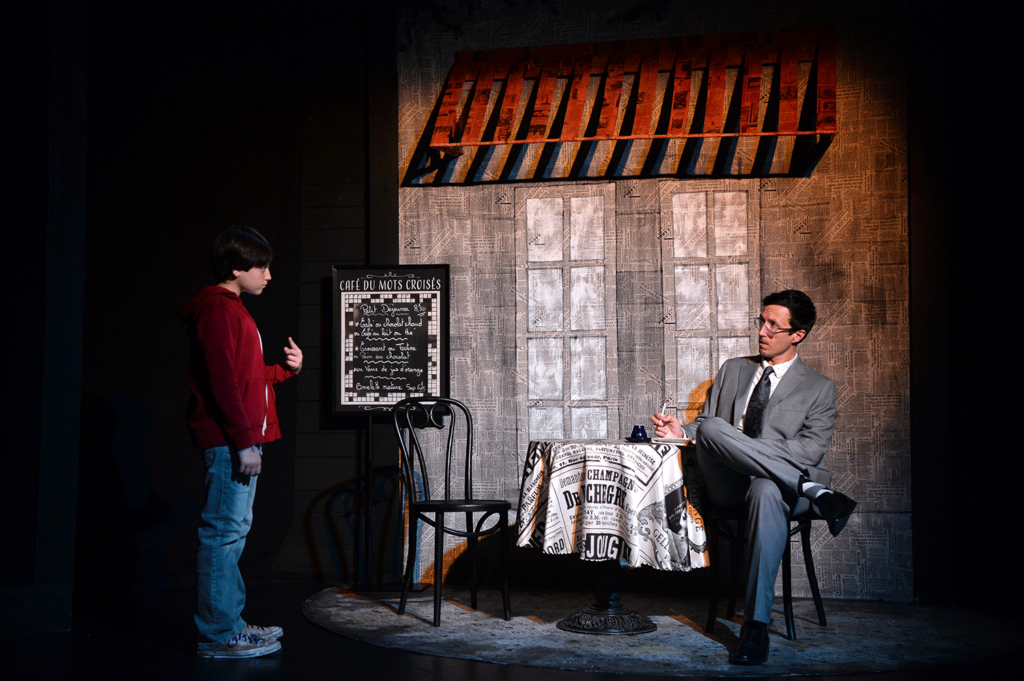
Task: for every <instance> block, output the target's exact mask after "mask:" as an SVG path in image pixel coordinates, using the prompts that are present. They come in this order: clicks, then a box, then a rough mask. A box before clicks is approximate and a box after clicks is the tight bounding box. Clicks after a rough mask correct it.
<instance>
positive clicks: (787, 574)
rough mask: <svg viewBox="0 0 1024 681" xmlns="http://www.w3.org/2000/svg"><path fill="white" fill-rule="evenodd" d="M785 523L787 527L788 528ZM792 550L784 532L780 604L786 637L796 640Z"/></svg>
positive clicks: (787, 535)
mask: <svg viewBox="0 0 1024 681" xmlns="http://www.w3.org/2000/svg"><path fill="white" fill-rule="evenodd" d="M788 527H789V526H788V523H787V529H788ZM792 556H793V551H792V549H791V548H790V543H789V533H788V532H787V533H786V550H785V551H783V553H782V606H783V610H784V611H785V614H786V638H788V639H789V640H790V641H795V640H796V625H795V624H794V622H793V566H792Z"/></svg>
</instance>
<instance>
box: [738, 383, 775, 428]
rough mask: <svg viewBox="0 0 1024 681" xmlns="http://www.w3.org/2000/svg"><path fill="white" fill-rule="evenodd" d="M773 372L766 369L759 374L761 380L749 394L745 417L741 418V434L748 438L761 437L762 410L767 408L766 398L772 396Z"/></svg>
mask: <svg viewBox="0 0 1024 681" xmlns="http://www.w3.org/2000/svg"><path fill="white" fill-rule="evenodd" d="M773 373H775V370H774V369H772V368H771V367H768V368H767V369H765V370H764V373H763V374H761V380H760V381H758V382H757V385H755V386H754V392H752V393H750V402H749V403H748V404H747V415H746V416H744V417H743V434H744V435H747V436H749V437H761V427H762V426H763V425H764V409H765V407H767V406H768V398H769V397H771V395H772V384H771V381H770V377H771V375H772V374H773Z"/></svg>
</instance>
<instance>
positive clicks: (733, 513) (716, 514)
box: [703, 508, 826, 641]
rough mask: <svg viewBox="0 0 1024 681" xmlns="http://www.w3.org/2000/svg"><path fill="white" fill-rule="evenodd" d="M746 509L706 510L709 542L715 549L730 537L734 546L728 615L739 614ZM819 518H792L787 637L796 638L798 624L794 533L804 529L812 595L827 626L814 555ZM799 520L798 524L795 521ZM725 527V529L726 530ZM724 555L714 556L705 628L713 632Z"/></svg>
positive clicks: (785, 575) (785, 585)
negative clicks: (813, 541)
mask: <svg viewBox="0 0 1024 681" xmlns="http://www.w3.org/2000/svg"><path fill="white" fill-rule="evenodd" d="M746 513H747V512H746V509H745V508H737V509H730V510H719V509H714V508H706V509H705V510H704V512H703V517H704V524H705V528H706V530H707V537H708V546H709V547H713V550H715V551H717V549H718V544H719V542H718V540H719V538H722V539H726V540H727V541H728V542H729V544H730V545H731V547H732V555H731V556H730V558H731V560H730V569H729V572H730V580H729V607H728V609H727V610H726V615H725V616H726V618H727V619H728V618H731V617H732V616H733V615H735V614H736V594H737V593H738V592H739V590H740V588H741V586H742V585H741V584H740V578H741V577H742V575H743V570H742V565H743V557H742V556H743V545H744V544H745V542H746V537H745V532H744V530H745V525H746ZM817 519H819V518H818V517H817V516H815V515H813V514H812V513H810V512H807V513H804V514H802V515H799V516H794V517H792V518H790V519H789V522H790V528H789V537H787V538H786V550H785V553H783V554H782V603H783V611H784V613H785V619H786V637H787V638H788V639H789V640H790V641H793V640H796V626H795V623H794V621H793V577H792V572H793V570H792V551H791V550H790V542H791V539H790V538H791V537H792V536H793V535H795V534H797V533H798V532H799V533H800V539H801V543H802V545H803V553H804V566H805V567H806V568H807V582H808V585H809V586H810V589H811V596H812V597H813V598H814V607H815V609H816V610H817V611H818V613H817V614H818V623H819V624H821V626H825V625H826V623H825V607H824V605H823V604H822V602H821V592H820V591H819V590H818V577H817V575H816V574H815V572H814V557H813V556H812V555H811V522H812V521H814V520H817ZM730 522H731V523H735V525H736V531H735V532H733V531H732V528H731V527H730V526H729V523H730ZM793 523H795V525H793ZM723 528H724V529H725V531H724V532H723V531H722V530H723ZM721 563H722V561H721V557H720V556H712V557H711V570H712V575H713V584H712V587H711V598H710V603H709V604H708V621H707V625H706V626H705V627H704V631H706V632H707V633H709V634H710V633H712V632H713V631H714V629H715V622H716V620H717V619H718V592H719V574H720V571H721Z"/></svg>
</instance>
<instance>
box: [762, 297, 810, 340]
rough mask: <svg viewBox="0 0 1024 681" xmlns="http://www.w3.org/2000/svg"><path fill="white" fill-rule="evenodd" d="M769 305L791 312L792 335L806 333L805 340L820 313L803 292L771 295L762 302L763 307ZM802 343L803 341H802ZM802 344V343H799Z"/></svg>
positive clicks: (790, 325)
mask: <svg viewBox="0 0 1024 681" xmlns="http://www.w3.org/2000/svg"><path fill="white" fill-rule="evenodd" d="M769 305H781V306H782V307H784V308H786V309H787V310H789V327H790V328H791V329H793V331H791V332H790V333H793V332H796V331H804V338H807V335H808V334H810V333H811V329H812V328H814V322H815V321H816V320H817V319H818V312H817V310H815V309H814V303H813V302H811V299H810V298H809V297H808V295H807V294H806V293H804V292H803V291H795V290H793V289H788V290H786V291H777V292H775V293H769V294H768V295H766V296H765V297H764V300H762V301H761V307H763V308H764V307H768V306H769ZM800 340H801V341H802V340H803V339H800ZM797 342H800V341H797Z"/></svg>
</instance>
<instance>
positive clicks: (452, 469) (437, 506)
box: [392, 397, 512, 627]
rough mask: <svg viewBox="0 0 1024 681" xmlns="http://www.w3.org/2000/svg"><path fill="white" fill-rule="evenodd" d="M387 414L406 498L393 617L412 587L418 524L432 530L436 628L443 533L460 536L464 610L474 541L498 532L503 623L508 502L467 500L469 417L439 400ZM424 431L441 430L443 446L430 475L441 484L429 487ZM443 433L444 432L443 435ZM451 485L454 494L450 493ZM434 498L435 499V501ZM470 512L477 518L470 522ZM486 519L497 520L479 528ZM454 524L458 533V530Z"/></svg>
mask: <svg viewBox="0 0 1024 681" xmlns="http://www.w3.org/2000/svg"><path fill="white" fill-rule="evenodd" d="M392 415H393V417H394V424H395V435H396V436H397V437H398V441H399V443H400V449H401V451H402V470H403V471H404V473H405V485H406V490H408V494H409V555H408V558H407V562H406V565H405V574H404V575H403V577H402V599H401V601H400V602H399V604H398V614H399V615H403V614H405V604H406V600H407V599H408V597H409V589H410V588H411V587H412V581H413V569H414V565H415V561H416V556H417V552H418V546H417V536H416V535H417V533H416V528H417V525H418V524H419V521H421V520H422V521H423V522H425V523H427V524H428V525H430V526H432V527H433V528H434V626H435V627H438V626H441V574H442V565H443V560H444V535H445V534H451V535H454V536H457V537H465V538H466V541H467V543H468V549H469V550H468V553H469V561H470V571H471V575H472V577H471V582H470V606H471V607H472V608H473V609H476V602H477V599H476V582H477V579H476V542H477V539H478V538H480V537H485V536H487V535H490V534H494V533H495V532H497V533H498V539H499V541H500V543H501V571H502V574H501V579H502V593H501V596H502V607H503V611H504V612H503V615H504V617H505V619H506V620H509V619H511V618H512V613H511V608H510V605H509V582H508V558H509V556H508V551H509V549H508V542H509V540H510V538H511V537H510V536H509V525H508V515H509V510H510V509H511V507H512V504H511V503H510V502H508V501H504V500H500V499H474V498H473V417H472V416H471V415H470V413H469V409H468V408H467V407H466V405H464V404H462V403H461V402H458V401H457V400H452V399H447V398H443V397H411V398H409V399H405V400H402V401H401V402H399V403H398V404H396V405H395V406H394V407H393V409H392ZM426 428H436V429H438V431H441V433H440V434H439V437H437V438H436V439H437V440H438V441H440V440H443V441H445V442H446V443H447V445H446V446H445V447H444V470H443V471H441V470H437V471H435V472H436V473H438V475H443V476H444V477H443V480H442V481H441V482H442V483H443V484H441V485H438V484H434V483H432V481H431V477H430V473H429V472H428V470H427V460H426V458H425V457H424V448H423V444H424V443H423V440H426V439H428V438H426V437H425V436H424V435H425V434H424V432H423V431H424V429H426ZM445 430H447V433H444V432H443V431H445ZM456 431H460V434H461V435H463V436H464V437H465V446H464V447H463V443H462V441H461V440H459V441H457V440H456ZM406 436H408V437H406ZM430 439H434V438H430ZM460 456H461V457H462V458H463V461H462V462H461V463H462V475H461V478H462V488H461V489H459V487H458V479H459V477H460V476H459V471H458V468H459V464H460V462H459V461H458V458H459V457H460ZM438 467H439V466H438ZM453 483H454V485H455V496H453V493H452V487H453ZM435 496H436V497H438V498H436V499H435V498H434V497H435ZM451 514H459V515H461V516H463V518H462V522H459V523H456V525H457V526H452V525H449V524H448V522H447V521H446V516H448V515H451ZM474 514H478V515H479V518H478V519H477V520H476V522H475V523H474V519H473V516H474ZM492 516H496V517H497V522H496V523H494V524H492V525H491V526H490V527H487V528H484V525H485V524H486V522H487V521H488V519H491V517H492ZM459 526H461V527H462V528H463V529H459Z"/></svg>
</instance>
